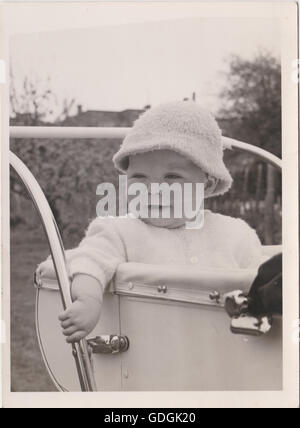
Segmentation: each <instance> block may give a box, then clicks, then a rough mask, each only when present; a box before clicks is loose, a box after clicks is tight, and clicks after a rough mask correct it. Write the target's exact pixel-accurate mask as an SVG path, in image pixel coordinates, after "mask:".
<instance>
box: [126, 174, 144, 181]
mask: <svg viewBox="0 0 300 428" xmlns="http://www.w3.org/2000/svg"><path fill="white" fill-rule="evenodd" d="M129 178H134V179H136V180H142V179H143V178H146V176H145V175H144V174H133V175H131V176H130V177H129Z"/></svg>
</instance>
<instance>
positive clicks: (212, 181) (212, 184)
mask: <svg viewBox="0 0 300 428" xmlns="http://www.w3.org/2000/svg"><path fill="white" fill-rule="evenodd" d="M218 182H219V180H218V179H217V178H215V177H211V176H208V177H207V179H206V183H205V196H206V197H208V196H210V195H212V194H213V193H214V191H215V190H216V188H217V185H218Z"/></svg>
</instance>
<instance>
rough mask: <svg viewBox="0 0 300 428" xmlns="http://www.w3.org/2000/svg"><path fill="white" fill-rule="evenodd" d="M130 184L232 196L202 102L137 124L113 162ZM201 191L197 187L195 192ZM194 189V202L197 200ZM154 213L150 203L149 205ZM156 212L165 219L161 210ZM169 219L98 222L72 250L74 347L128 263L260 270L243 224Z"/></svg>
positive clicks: (162, 109) (173, 106) (166, 108)
mask: <svg viewBox="0 0 300 428" xmlns="http://www.w3.org/2000/svg"><path fill="white" fill-rule="evenodd" d="M114 163H115V166H116V168H117V169H118V170H119V171H120V172H122V173H123V174H126V175H127V179H128V185H129V186H130V185H131V184H133V183H137V182H138V183H143V184H145V185H146V186H147V189H150V185H151V183H168V184H169V185H172V184H173V183H180V185H181V186H183V185H184V184H186V183H192V184H196V183H202V184H203V186H204V189H205V190H204V192H205V193H204V194H205V197H206V198H208V197H212V196H216V195H220V194H223V193H225V192H226V191H227V190H229V188H230V187H231V184H232V178H231V176H230V174H229V172H228V170H227V169H226V167H225V164H224V162H223V147H222V139H221V131H220V129H219V127H218V125H217V123H216V121H215V120H214V118H213V117H212V116H211V115H210V114H209V113H208V112H207V111H206V110H204V109H202V108H201V107H200V106H199V105H198V104H196V103H195V102H190V101H184V102H183V101H182V102H171V103H167V104H163V105H160V106H158V107H156V108H153V109H150V110H148V111H147V112H145V113H144V114H143V115H141V116H140V118H139V119H138V120H137V121H136V122H135V124H134V126H133V128H132V129H131V131H130V132H129V134H128V135H127V136H126V138H125V140H124V142H123V144H122V146H121V148H120V150H119V151H118V152H117V153H116V155H115V156H114ZM194 188H195V187H193V189H194ZM195 197H196V194H195V190H194V193H193V194H192V198H193V199H195ZM148 208H149V211H150V210H151V204H150V203H149V206H148ZM156 208H157V210H158V211H159V212H160V213H161V212H162V210H163V208H164V207H163V206H162V205H158V206H157V207H156ZM169 208H170V215H169V217H168V218H162V216H157V217H159V218H151V215H149V216H145V217H144V218H137V217H134V216H130V215H128V216H127V217H107V218H104V217H98V218H96V219H95V220H94V221H92V223H91V224H90V226H89V227H88V230H87V232H86V236H85V238H84V239H83V240H82V242H81V243H80V245H79V247H78V248H75V249H73V250H69V251H67V260H68V266H69V269H70V274H71V277H72V297H73V305H72V306H71V307H70V308H69V309H68V310H66V311H65V312H64V313H63V314H62V315H61V316H60V318H59V319H60V322H61V326H62V328H63V333H64V335H65V336H67V342H69V343H73V342H76V341H79V340H80V339H82V338H84V337H86V336H87V335H88V334H89V333H90V332H91V331H92V330H93V329H94V327H95V326H96V324H97V323H98V321H99V317H100V312H101V304H102V298H103V293H104V291H105V289H106V287H107V285H108V284H109V283H110V281H111V280H112V278H113V276H114V274H115V272H116V270H117V268H118V266H119V265H120V264H121V263H124V262H137V263H138V262H140V263H149V264H161V265H164V264H168V265H180V264H181V265H193V266H198V267H199V268H200V269H201V267H203V268H213V269H214V268H216V269H218V268H223V269H243V268H253V267H256V266H258V265H259V262H260V260H261V248H262V247H261V244H260V241H259V239H258V237H257V235H256V233H255V231H254V230H252V229H251V228H250V227H249V226H248V225H247V224H246V223H245V222H244V221H243V220H240V219H235V218H231V217H228V216H224V215H220V214H215V213H212V212H210V211H204V224H203V226H202V227H201V228H187V227H186V223H187V221H191V220H193V219H191V218H186V216H185V214H184V213H183V214H182V216H181V217H178V216H175V215H174V201H171V202H170V207H169Z"/></svg>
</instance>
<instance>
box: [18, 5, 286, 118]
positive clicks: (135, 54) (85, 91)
mask: <svg viewBox="0 0 300 428" xmlns="http://www.w3.org/2000/svg"><path fill="white" fill-rule="evenodd" d="M139 6H140V5H139ZM51 10H52V9H51ZM61 10H62V9H61ZM76 10H77V9H76ZM93 10H94V11H95V10H96V9H93ZM93 10H92V9H91V10H89V11H88V12H87V11H85V12H86V15H84V19H83V20H82V23H81V25H80V24H79V21H78V19H75V18H74V20H72V14H69V15H64V14H61V13H60V14H59V16H60V20H58V21H57V22H56V24H55V25H54V23H55V21H54V23H52V26H51V25H49V20H47V21H43V19H36V18H35V20H34V19H33V16H32V15H30V17H29V16H27V15H26V14H23V20H22V22H23V23H22V24H21V25H20V22H19V21H18V19H20V16H19V14H18V19H15V17H16V15H14V14H13V13H12V11H10V20H11V23H12V24H11V26H10V33H11V39H10V57H11V66H12V69H13V73H14V76H15V81H16V82H17V83H20V82H21V81H22V80H23V78H24V77H25V76H31V78H33V79H38V80H39V81H40V82H41V83H39V85H40V86H42V85H45V84H46V83H45V82H46V81H47V79H49V85H50V86H51V90H52V91H53V92H54V93H55V95H56V97H57V106H56V109H59V107H60V105H61V102H62V99H63V98H68V99H71V98H75V100H76V104H81V105H82V106H83V108H84V109H86V110H89V109H99V110H100V109H101V110H123V109H127V108H143V107H144V106H145V105H146V104H151V105H157V104H159V103H161V102H164V101H170V100H175V99H183V98H184V97H190V96H191V95H192V93H193V92H196V96H197V101H199V102H200V103H202V104H204V105H205V106H206V107H207V108H209V109H211V110H212V111H213V112H216V111H217V110H218V108H219V107H220V97H219V92H220V90H221V89H222V88H223V87H224V85H226V78H225V74H224V73H225V72H226V70H227V69H228V62H226V61H228V58H229V57H230V55H232V54H236V55H239V56H241V57H243V58H246V59H251V58H253V57H254V56H255V54H257V52H259V51H260V50H267V51H269V52H271V53H272V54H273V55H275V56H276V57H278V58H280V45H281V39H280V37H281V35H280V22H279V20H278V19H276V18H275V17H272V16H270V17H269V18H257V17H253V18H247V17H244V18H237V17H230V16H229V17H225V18H224V17H214V18H211V17H200V16H199V17H197V14H191V13H190V15H189V14H188V13H187V11H188V10H186V9H184V11H185V12H186V13H183V9H182V10H181V13H180V10H179V9H178V10H177V9H176V8H175V9H174V10H173V9H172V11H173V12H174V13H173V14H170V13H169V14H168V13H166V10H165V9H160V10H159V13H157V12H156V14H152V15H151V13H149V14H148V16H147V10H146V8H144V9H139V10H140V11H142V13H141V14H140V15H139V14H137V15H133V14H130V13H125V12H126V11H128V9H126V11H125V10H124V13H123V14H122V13H119V14H116V13H112V12H113V10H112V9H109V8H107V9H105V10H106V11H110V13H108V12H107V13H106V14H105V13H104V14H102V15H101V14H100V15H99V14H97V13H98V12H97V13H94V14H93V13H92V12H93ZM118 10H119V12H120V9H118ZM151 10H152V9H151ZM151 10H150V9H149V11H151ZM20 11H21V10H20ZM69 11H71V9H69ZM78 11H79V10H78ZM81 11H82V13H83V11H84V10H83V9H81ZM97 11H99V10H98V9H97ZM115 11H116V9H115ZM45 12H47V11H46V10H44V12H43V15H42V16H44V14H45ZM52 12H53V10H52ZM102 12H103V10H102ZM175 12H176V13H175ZM75 15H76V14H75ZM75 15H74V16H75ZM185 15H186V16H185ZM53 16H54V15H53ZM56 16H58V15H56ZM76 16H77V15H76ZM49 17H50V15H49V16H48V18H49ZM88 17H89V19H88ZM96 17H98V20H97V19H95V18H96ZM30 20H31V24H32V25H31V26H30V25H28V24H29V21H30ZM97 23H99V24H98V25H96V24H97ZM17 24H19V25H17ZM95 25H96V26H95ZM78 26H81V27H82V28H76V27H78ZM74 27H75V28H74ZM45 30H47V31H45Z"/></svg>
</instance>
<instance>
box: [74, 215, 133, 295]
mask: <svg viewBox="0 0 300 428" xmlns="http://www.w3.org/2000/svg"><path fill="white" fill-rule="evenodd" d="M66 257H67V262H68V267H69V271H70V274H71V275H72V276H74V275H77V274H85V275H89V276H92V277H94V278H96V279H97V280H98V281H99V283H100V284H101V285H102V287H103V288H104V289H105V288H106V287H107V285H108V284H109V282H110V281H111V279H112V278H113V276H114V274H115V272H116V269H117V267H118V265H119V264H121V263H123V262H125V261H126V254H125V248H124V244H123V241H122V239H121V237H120V235H119V233H118V231H117V230H116V227H115V225H114V221H113V219H110V218H101V217H98V218H96V219H95V220H94V221H92V223H91V224H90V225H89V227H88V229H87V232H86V236H85V238H84V239H83V240H82V241H81V243H80V244H79V246H78V247H77V248H74V249H72V250H68V251H67V252H66Z"/></svg>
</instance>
